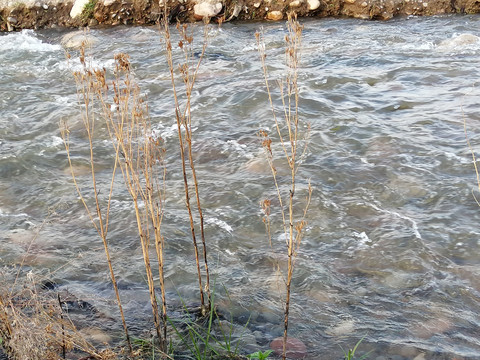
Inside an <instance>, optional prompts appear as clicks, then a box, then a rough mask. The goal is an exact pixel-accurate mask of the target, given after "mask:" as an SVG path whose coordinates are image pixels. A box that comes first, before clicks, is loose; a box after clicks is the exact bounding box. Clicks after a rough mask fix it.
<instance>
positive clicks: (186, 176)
mask: <svg viewBox="0 0 480 360" xmlns="http://www.w3.org/2000/svg"><path fill="white" fill-rule="evenodd" d="M207 25H208V24H207V22H206V23H205V26H204V36H203V44H202V48H201V51H200V55H199V56H198V60H195V56H194V51H193V41H194V39H193V36H192V34H190V33H189V31H188V26H187V25H186V24H183V25H181V24H177V26H176V28H177V30H178V33H179V36H180V40H179V42H178V44H177V45H176V46H175V48H176V49H178V50H179V51H180V52H181V53H182V54H183V60H182V62H181V63H180V64H176V63H175V62H174V60H173V56H174V54H173V52H174V45H173V44H172V39H171V33H170V26H169V24H168V16H164V17H163V22H162V34H163V37H164V41H165V50H166V59H167V63H168V67H169V70H170V79H171V84H172V85H171V86H172V91H173V97H174V101H175V118H176V122H177V131H178V140H179V146H180V156H181V160H182V174H183V182H184V192H185V205H186V208H187V211H188V216H189V221H190V231H191V236H192V241H193V248H194V252H195V261H196V265H197V275H198V286H199V292H200V302H201V313H202V314H203V315H205V314H206V313H207V312H208V310H209V309H210V299H211V295H210V274H209V269H208V260H207V244H206V240H205V230H204V218H203V211H202V206H201V202H200V192H199V187H198V179H197V173H196V170H195V162H194V160H193V151H192V136H193V132H192V112H191V105H192V90H193V87H194V85H195V81H196V79H197V74H198V69H199V68H200V64H201V62H202V59H203V56H204V54H205V50H206V48H207V37H208V27H207ZM178 78H179V79H180V81H181V82H182V83H183V86H184V94H181V90H180V88H181V86H178V85H177V81H178ZM181 96H183V99H180V97H181ZM181 102H182V103H183V106H182V105H181ZM187 166H188V167H189V171H188V170H187ZM189 182H192V183H193V188H194V191H195V200H196V203H197V207H196V215H197V216H198V222H197V229H198V228H199V229H200V236H201V242H202V250H203V251H202V255H201V257H200V251H199V246H198V241H197V235H196V230H195V229H196V224H195V219H194V210H193V209H192V204H191V202H192V201H191V195H190V185H189ZM202 261H203V265H204V266H203V267H204V269H203V271H202V266H201V262H202ZM203 278H204V279H205V287H204V286H203ZM204 292H206V293H207V298H208V300H207V301H208V302H207V303H206V302H205V295H204Z"/></svg>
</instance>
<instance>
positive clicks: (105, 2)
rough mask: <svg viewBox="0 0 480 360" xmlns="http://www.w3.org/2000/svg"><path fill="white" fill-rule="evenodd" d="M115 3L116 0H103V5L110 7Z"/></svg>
mask: <svg viewBox="0 0 480 360" xmlns="http://www.w3.org/2000/svg"><path fill="white" fill-rule="evenodd" d="M114 3H115V0H103V5H104V6H106V7H109V6H111V5H112V4H114Z"/></svg>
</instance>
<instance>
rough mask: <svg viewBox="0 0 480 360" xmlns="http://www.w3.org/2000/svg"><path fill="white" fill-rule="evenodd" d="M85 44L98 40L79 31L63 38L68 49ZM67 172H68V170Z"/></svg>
mask: <svg viewBox="0 0 480 360" xmlns="http://www.w3.org/2000/svg"><path fill="white" fill-rule="evenodd" d="M83 42H85V45H86V46H91V45H94V44H95V43H97V42H98V40H97V38H95V37H94V36H93V35H91V34H88V33H86V32H85V31H83V30H79V31H73V32H70V33H68V34H65V35H64V36H63V38H62V41H61V44H62V46H63V47H65V48H68V49H78V48H80V47H81V46H82V43H83ZM68 171H69V170H68ZM65 172H67V169H66V170H65Z"/></svg>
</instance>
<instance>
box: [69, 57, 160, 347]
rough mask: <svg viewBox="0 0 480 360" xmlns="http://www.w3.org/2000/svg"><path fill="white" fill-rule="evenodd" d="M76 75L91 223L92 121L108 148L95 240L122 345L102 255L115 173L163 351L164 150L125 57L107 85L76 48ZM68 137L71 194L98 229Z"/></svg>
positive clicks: (104, 76)
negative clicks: (109, 168) (130, 215)
mask: <svg viewBox="0 0 480 360" xmlns="http://www.w3.org/2000/svg"><path fill="white" fill-rule="evenodd" d="M80 62H81V63H82V66H83V69H82V71H78V72H74V77H75V80H76V82H77V89H78V94H79V101H80V103H81V104H82V107H83V114H82V115H83V120H84V125H85V129H86V132H87V138H88V139H89V147H90V162H91V177H92V181H93V186H92V188H93V191H94V193H93V197H94V199H95V204H97V206H96V208H97V209H98V210H97V218H98V219H102V218H101V215H102V212H101V208H100V205H99V204H100V201H99V197H98V190H97V184H96V180H95V169H94V165H93V164H94V157H95V156H94V151H93V148H94V139H95V133H94V125H95V120H96V119H97V120H98V119H101V120H102V121H103V124H104V125H105V127H106V128H107V131H108V134H109V136H110V139H111V143H112V145H113V149H114V156H113V158H114V161H113V172H112V179H111V183H110V192H109V195H108V202H107V208H106V217H105V220H103V219H102V220H103V221H102V222H101V224H103V227H104V228H105V229H104V231H100V232H99V233H100V235H101V237H102V240H103V242H104V247H105V252H106V254H107V262H108V264H109V268H110V273H111V278H112V283H113V284H114V289H115V293H116V296H117V301H118V304H119V308H120V313H121V317H122V322H123V324H124V329H125V334H126V337H127V342H128V344H129V347H130V348H131V345H130V340H129V336H128V330H127V326H126V322H125V318H124V315H123V310H122V307H121V303H120V296H119V292H118V287H117V285H116V281H115V277H114V274H113V267H112V264H111V257H110V254H109V251H108V243H107V237H106V236H107V230H108V218H109V217H108V215H109V212H110V204H111V200H112V194H113V184H114V178H115V173H116V171H117V170H118V168H120V170H121V172H122V175H123V178H124V182H125V185H126V188H127V190H128V193H129V194H130V196H131V199H132V203H133V210H134V213H135V218H136V223H137V231H138V235H139V239H140V244H141V249H142V255H143V260H144V266H145V271H146V278H147V284H148V289H149V295H150V303H151V307H152V313H153V320H154V325H155V330H156V334H157V337H158V339H159V342H160V347H161V349H162V350H164V351H165V350H166V334H167V321H166V317H167V302H166V294H165V280H164V271H163V269H164V245H165V240H164V237H163V235H162V233H161V224H162V220H163V214H164V212H163V203H164V197H165V181H164V180H165V173H166V169H165V166H164V161H163V158H164V151H165V150H164V147H163V141H162V139H161V138H159V137H157V136H156V135H155V134H154V132H153V131H152V129H151V124H150V118H149V115H148V107H147V104H146V102H144V100H143V99H142V97H141V95H140V88H139V86H138V85H137V83H136V81H135V78H134V76H133V74H132V71H131V66H130V62H129V57H128V55H126V54H117V55H115V68H114V72H113V80H111V81H109V80H108V79H107V71H106V70H105V69H93V68H92V66H91V65H90V64H89V62H87V60H86V59H85V50H84V48H82V51H81V55H80ZM69 133H70V131H69V130H68V128H67V127H66V126H64V127H63V130H62V135H63V137H64V140H65V147H66V149H67V154H68V159H69V163H70V168H71V169H72V176H73V179H74V183H75V186H76V188H77V192H78V193H79V195H80V198H81V201H82V202H83V204H84V205H85V208H86V209H87V213H88V214H89V216H90V219H91V220H92V222H93V223H94V225H95V227H96V228H99V229H100V230H101V229H102V227H100V226H98V221H99V220H96V219H95V218H94V217H93V216H92V214H91V212H90V210H89V209H90V208H89V206H88V205H87V202H86V200H85V197H84V196H83V195H82V192H81V190H80V187H79V185H78V183H77V180H76V177H75V173H74V170H73V169H74V165H73V163H72V159H71V156H70V147H69ZM152 246H154V249H155V256H156V261H157V263H158V277H159V289H160V293H161V310H159V304H158V300H157V296H156V288H157V287H156V286H155V281H154V272H153V269H152V261H151V258H150V249H151V247H152Z"/></svg>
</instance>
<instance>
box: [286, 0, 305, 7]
mask: <svg viewBox="0 0 480 360" xmlns="http://www.w3.org/2000/svg"><path fill="white" fill-rule="evenodd" d="M301 4H302V1H301V0H294V1H292V2H291V3H290V4H289V6H290V7H299V6H300V5H301Z"/></svg>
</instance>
